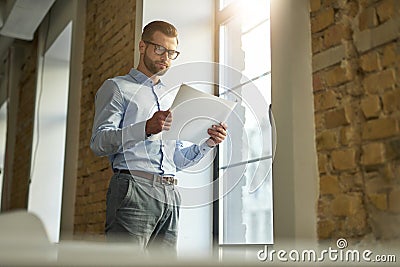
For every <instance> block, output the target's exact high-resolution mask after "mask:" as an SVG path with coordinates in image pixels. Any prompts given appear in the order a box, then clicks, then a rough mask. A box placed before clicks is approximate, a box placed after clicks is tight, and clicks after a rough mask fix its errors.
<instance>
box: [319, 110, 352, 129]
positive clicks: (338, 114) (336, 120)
mask: <svg viewBox="0 0 400 267" xmlns="http://www.w3.org/2000/svg"><path fill="white" fill-rule="evenodd" d="M349 122H350V120H349V117H348V115H347V114H346V111H345V109H343V108H342V109H336V110H333V111H329V112H327V113H325V125H326V128H328V129H332V128H336V127H338V126H341V125H347V124H349Z"/></svg>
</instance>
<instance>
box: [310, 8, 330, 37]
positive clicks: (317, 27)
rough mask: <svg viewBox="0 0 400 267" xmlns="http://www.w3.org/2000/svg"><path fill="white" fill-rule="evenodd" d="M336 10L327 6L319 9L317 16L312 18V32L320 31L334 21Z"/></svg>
mask: <svg viewBox="0 0 400 267" xmlns="http://www.w3.org/2000/svg"><path fill="white" fill-rule="evenodd" d="M334 15H335V13H334V10H333V8H327V9H325V10H321V11H319V12H318V13H317V14H315V17H313V18H312V19H311V32H313V33H315V32H319V31H321V30H323V29H325V28H327V27H328V26H329V25H331V24H332V23H333V22H334Z"/></svg>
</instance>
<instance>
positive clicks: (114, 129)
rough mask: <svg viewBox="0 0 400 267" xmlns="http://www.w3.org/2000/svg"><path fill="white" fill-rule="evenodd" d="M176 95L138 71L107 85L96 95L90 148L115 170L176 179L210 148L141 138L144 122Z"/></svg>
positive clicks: (170, 103)
mask: <svg viewBox="0 0 400 267" xmlns="http://www.w3.org/2000/svg"><path fill="white" fill-rule="evenodd" d="M175 94H176V93H175ZM175 94H174V93H173V92H171V91H168V90H167V89H166V87H165V86H164V85H163V83H162V82H161V81H160V82H159V83H158V84H156V85H154V84H153V81H152V80H151V79H149V78H148V77H147V76H146V75H144V74H143V73H141V72H140V71H138V70H136V69H131V71H130V72H129V73H128V74H127V75H125V76H118V77H115V78H112V79H108V80H106V81H105V82H104V83H103V85H102V86H101V87H100V89H99V90H98V91H97V93H96V99H95V117H94V123H93V129H92V138H91V140H90V148H91V149H92V150H93V152H94V153H95V154H96V155H98V156H108V157H109V160H110V162H111V166H112V168H113V170H114V171H117V170H123V169H125V170H126V169H129V170H138V171H145V172H148V173H152V174H159V175H168V176H175V174H176V172H177V171H178V170H180V169H184V168H187V167H190V166H192V165H194V164H196V163H197V162H199V161H200V160H201V159H202V158H203V157H204V155H206V154H207V153H208V152H209V151H210V150H211V149H212V148H210V147H209V146H208V145H207V144H206V143H203V144H201V145H196V144H193V145H191V146H188V147H184V146H183V143H182V142H181V141H174V140H153V139H152V137H151V136H150V137H147V136H146V134H145V126H146V121H147V120H148V119H150V118H151V117H152V116H153V114H154V113H155V112H156V111H159V110H167V109H168V108H170V107H171V105H172V102H173V100H174V98H175Z"/></svg>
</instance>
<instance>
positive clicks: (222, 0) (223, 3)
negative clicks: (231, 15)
mask: <svg viewBox="0 0 400 267" xmlns="http://www.w3.org/2000/svg"><path fill="white" fill-rule="evenodd" d="M236 1H238V0H219V10H222V9H224V8H225V7H227V6H229V5H230V4H232V3H233V2H236Z"/></svg>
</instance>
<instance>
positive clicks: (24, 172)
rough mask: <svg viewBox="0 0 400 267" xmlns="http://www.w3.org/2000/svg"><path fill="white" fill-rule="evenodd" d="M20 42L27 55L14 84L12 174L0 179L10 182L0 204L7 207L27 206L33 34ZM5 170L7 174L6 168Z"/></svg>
mask: <svg viewBox="0 0 400 267" xmlns="http://www.w3.org/2000/svg"><path fill="white" fill-rule="evenodd" d="M21 45H22V46H23V47H24V49H25V52H26V54H27V57H26V60H25V62H24V63H23V65H22V67H21V76H20V80H19V85H18V87H17V90H18V94H19V98H18V99H19V101H18V113H17V116H16V118H17V122H16V127H17V129H16V139H15V140H16V142H15V146H14V158H13V159H12V161H13V164H12V166H13V167H12V177H7V176H6V177H4V180H5V181H6V180H7V183H5V184H10V183H11V185H10V187H9V188H8V189H7V190H10V192H9V194H10V197H9V201H10V202H9V203H6V204H4V205H3V206H4V207H5V209H7V210H13V209H27V207H28V189H29V177H30V168H31V152H32V141H33V140H32V139H33V126H34V114H35V99H36V77H37V73H36V72H37V68H36V65H37V58H38V50H37V36H36V37H35V39H34V40H33V41H32V42H23V43H22V41H21ZM20 52H21V51H20ZM7 145H9V144H7ZM5 173H6V174H7V173H8V171H6V172H5ZM3 199H4V198H3Z"/></svg>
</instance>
